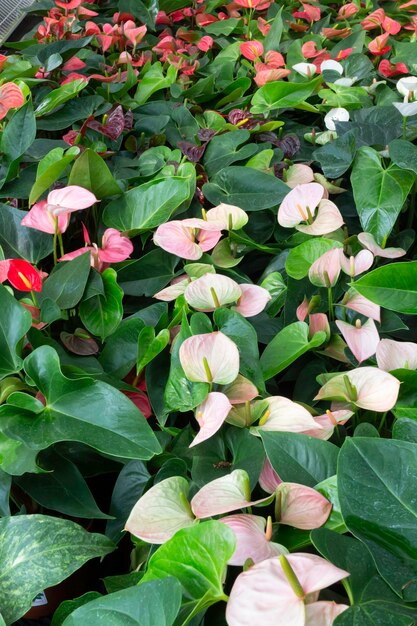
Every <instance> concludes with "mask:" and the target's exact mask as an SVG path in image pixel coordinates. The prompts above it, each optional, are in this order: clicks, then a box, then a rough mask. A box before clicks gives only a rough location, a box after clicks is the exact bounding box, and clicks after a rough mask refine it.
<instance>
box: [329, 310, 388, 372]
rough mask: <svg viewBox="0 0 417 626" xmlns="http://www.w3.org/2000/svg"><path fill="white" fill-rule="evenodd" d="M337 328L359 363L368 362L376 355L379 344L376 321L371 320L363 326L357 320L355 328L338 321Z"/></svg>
mask: <svg viewBox="0 0 417 626" xmlns="http://www.w3.org/2000/svg"><path fill="white" fill-rule="evenodd" d="M336 326H337V327H338V329H339V330H340V332H341V333H342V335H343V339H344V340H345V341H346V343H347V345H348V348H349V349H350V351H351V352H352V354H353V356H354V357H355V359H357V361H358V362H359V363H362V361H366V359H369V357H371V356H373V355H374V354H375V352H376V347H377V345H378V343H379V334H378V331H377V328H376V326H375V322H374V320H372V319H369V320H368V321H367V322H365V324H363V325H362V324H361V322H360V321H359V320H356V323H355V325H354V326H353V325H352V324H347V323H346V322H341V321H339V320H337V321H336Z"/></svg>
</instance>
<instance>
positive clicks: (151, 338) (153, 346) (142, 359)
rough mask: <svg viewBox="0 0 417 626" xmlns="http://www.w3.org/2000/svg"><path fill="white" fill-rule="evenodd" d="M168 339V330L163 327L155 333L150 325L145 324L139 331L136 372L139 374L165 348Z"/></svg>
mask: <svg viewBox="0 0 417 626" xmlns="http://www.w3.org/2000/svg"><path fill="white" fill-rule="evenodd" d="M169 340H170V334H169V330H168V329H167V328H164V329H163V330H161V331H160V332H159V333H158V334H157V335H155V329H154V328H153V327H152V326H145V328H143V329H142V330H141V331H140V334H139V339H138V357H137V362H136V373H137V374H140V373H141V372H142V371H143V369H144V368H145V367H146V365H148V363H150V362H151V361H152V360H153V359H154V358H155V357H156V356H158V354H159V353H160V352H162V350H164V349H165V348H166V346H167V345H168V343H169Z"/></svg>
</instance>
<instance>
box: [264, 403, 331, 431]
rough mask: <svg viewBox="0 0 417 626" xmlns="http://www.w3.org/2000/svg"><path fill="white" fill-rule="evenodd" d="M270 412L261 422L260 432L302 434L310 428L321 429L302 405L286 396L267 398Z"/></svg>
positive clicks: (268, 411)
mask: <svg viewBox="0 0 417 626" xmlns="http://www.w3.org/2000/svg"><path fill="white" fill-rule="evenodd" d="M265 401H266V403H267V405H268V410H267V411H266V413H265V415H263V416H262V418H261V419H260V420H259V426H258V429H259V430H265V431H272V432H274V431H284V432H290V433H302V432H304V431H305V430H308V429H309V428H310V429H311V428H320V426H319V425H318V424H317V423H316V422H315V421H314V419H313V417H312V416H311V415H310V413H309V412H308V411H307V409H305V408H304V407H303V406H301V404H297V403H296V402H293V401H292V400H289V398H284V396H271V397H270V398H266V400H265Z"/></svg>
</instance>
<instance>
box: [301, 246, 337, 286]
mask: <svg viewBox="0 0 417 626" xmlns="http://www.w3.org/2000/svg"><path fill="white" fill-rule="evenodd" d="M340 269H341V268H340V248H332V249H331V250H328V251H327V252H325V253H324V254H322V255H321V257H319V258H318V259H317V260H316V261H314V263H313V264H312V266H311V267H310V269H309V272H308V277H309V279H310V282H311V283H313V285H316V287H327V288H329V287H334V286H335V284H336V283H337V281H338V279H339V275H340Z"/></svg>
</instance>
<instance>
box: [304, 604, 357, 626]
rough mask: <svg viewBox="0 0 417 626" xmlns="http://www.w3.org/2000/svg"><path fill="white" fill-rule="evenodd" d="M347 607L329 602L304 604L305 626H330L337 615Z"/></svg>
mask: <svg viewBox="0 0 417 626" xmlns="http://www.w3.org/2000/svg"><path fill="white" fill-rule="evenodd" d="M348 608H349V607H348V606H347V605H346V604H336V602H331V601H329V600H327V601H326V600H322V601H320V602H313V603H312V604H306V621H305V623H306V626H331V625H332V624H333V623H334V620H335V619H336V617H337V616H338V615H340V614H341V613H343V611H346V609H348Z"/></svg>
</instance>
